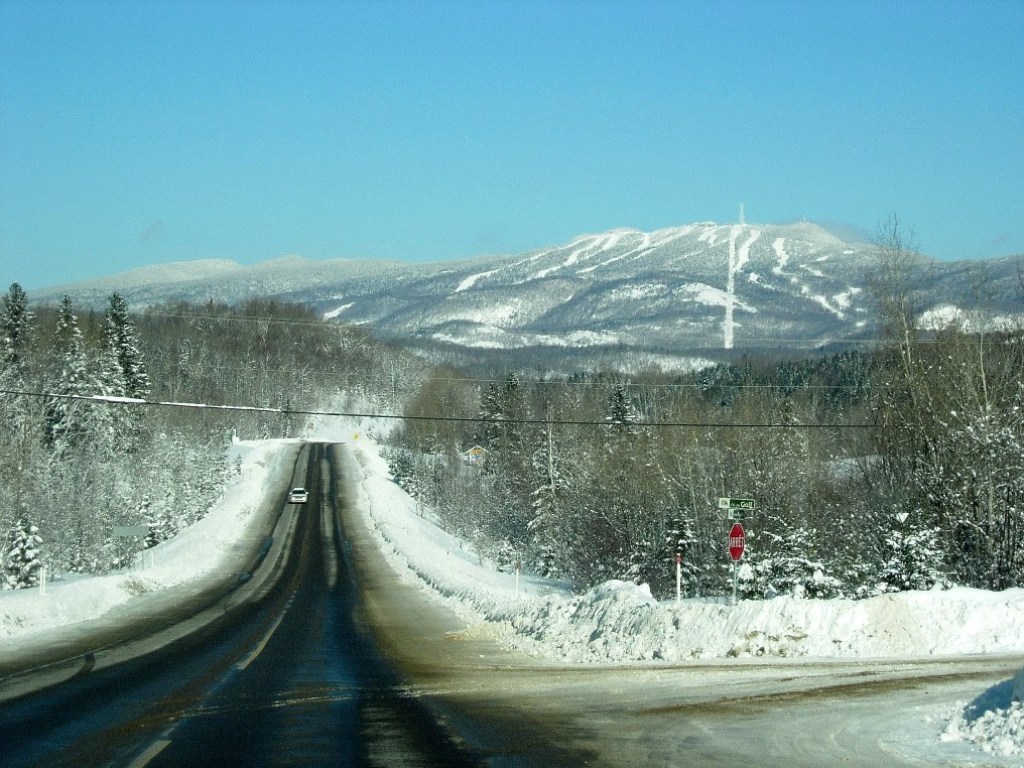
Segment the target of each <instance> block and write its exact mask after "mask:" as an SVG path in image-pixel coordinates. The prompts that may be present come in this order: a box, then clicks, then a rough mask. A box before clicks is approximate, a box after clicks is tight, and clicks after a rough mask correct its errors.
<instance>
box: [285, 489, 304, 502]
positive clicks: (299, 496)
mask: <svg viewBox="0 0 1024 768" xmlns="http://www.w3.org/2000/svg"><path fill="white" fill-rule="evenodd" d="M307 501H309V493H308V492H307V491H306V489H305V488H292V489H291V490H290V491H289V492H288V503H289V504H305V503H306V502H307Z"/></svg>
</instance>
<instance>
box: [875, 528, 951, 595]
mask: <svg viewBox="0 0 1024 768" xmlns="http://www.w3.org/2000/svg"><path fill="white" fill-rule="evenodd" d="M920 516H921V512H920V510H918V511H917V512H915V514H913V515H908V514H907V513H905V512H900V513H897V514H895V515H894V516H893V527H892V530H891V531H889V533H888V534H887V535H886V536H885V540H884V544H883V563H882V569H881V574H880V585H879V586H880V589H881V591H883V592H904V591H909V590H914V589H931V588H932V587H934V586H935V585H936V584H945V583H946V577H945V570H946V569H945V564H944V562H943V553H942V547H941V545H940V543H939V535H940V532H939V530H938V529H937V528H934V527H929V526H923V525H920V524H918V523H917V522H916V520H917V519H918V518H919V517H920Z"/></svg>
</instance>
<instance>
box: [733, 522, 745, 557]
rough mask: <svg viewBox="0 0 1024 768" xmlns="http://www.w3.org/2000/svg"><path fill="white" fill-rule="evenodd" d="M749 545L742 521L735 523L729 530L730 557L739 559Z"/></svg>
mask: <svg viewBox="0 0 1024 768" xmlns="http://www.w3.org/2000/svg"><path fill="white" fill-rule="evenodd" d="M746 545H747V535H746V534H745V533H744V532H743V524H742V523H734V524H733V526H732V530H731V531H729V557H731V558H732V559H733V560H739V559H740V558H741V557H743V549H744V547H746Z"/></svg>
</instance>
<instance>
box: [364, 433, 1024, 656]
mask: <svg viewBox="0 0 1024 768" xmlns="http://www.w3.org/2000/svg"><path fill="white" fill-rule="evenodd" d="M352 447H353V449H354V450H355V452H356V455H357V457H358V458H359V461H360V464H361V465H362V467H363V474H364V477H363V480H362V483H361V485H362V490H361V496H362V500H363V503H362V504H361V505H360V506H361V508H362V510H363V511H364V514H365V515H366V518H367V522H368V523H369V524H370V525H371V526H372V527H373V528H374V529H375V530H376V532H377V535H378V538H379V542H380V544H381V548H382V549H383V550H384V551H385V555H386V557H387V558H388V559H389V561H390V562H391V563H392V565H393V566H395V567H396V570H398V571H399V573H403V572H406V573H407V574H408V575H409V576H411V577H414V578H415V579H418V580H420V581H422V582H423V583H424V585H426V586H429V587H430V588H431V589H432V590H434V591H436V592H437V593H438V594H439V595H441V596H442V597H444V598H446V599H448V600H449V601H450V602H453V603H455V604H456V605H455V606H454V607H456V608H457V609H458V610H460V611H461V612H462V613H463V614H465V615H468V616H472V615H475V616H476V618H477V619H478V620H488V621H492V622H501V623H503V624H504V625H505V626H506V628H507V629H508V630H509V631H508V632H507V635H508V638H507V640H508V641H509V642H510V643H512V644H514V645H516V646H518V647H520V648H522V649H526V650H529V651H530V652H532V653H534V654H536V655H539V656H544V657H547V658H551V659H558V660H563V661H598V662H623V661H635V660H645V659H663V660H666V661H683V660H687V659H710V658H724V657H736V656H740V657H742V656H787V657H793V656H806V657H818V658H822V657H823V658H835V659H848V658H865V657H872V658H874V657H921V656H962V655H965V654H996V653H1000V654H1002V653H1020V652H1024V590H1022V589H1013V590H1007V591H1005V592H987V591H982V590H976V589H966V588H957V589H951V590H945V591H944V590H934V591H930V592H902V593H897V594H887V595H880V596H878V597H874V598H871V599H868V600H800V599H795V598H792V597H776V598H774V599H772V600H750V601H740V602H739V603H738V604H737V605H731V604H730V602H729V601H728V600H725V599H721V598H707V599H700V598H697V599H687V600H683V601H681V602H678V603H677V602H675V601H674V600H673V601H665V602H660V603H659V602H658V601H656V600H654V599H653V598H652V597H651V593H650V590H649V589H648V588H647V587H646V586H645V585H644V586H639V587H638V586H637V585H635V584H631V583H627V582H621V581H611V582H607V583H605V584H602V585H599V586H597V587H595V588H594V589H591V590H590V591H588V592H586V593H584V594H582V595H571V594H569V593H568V592H566V591H565V590H563V589H559V588H558V586H557V585H555V584H552V583H549V582H545V581H543V580H541V579H535V578H525V577H524V578H521V579H520V580H519V583H518V588H517V585H516V581H515V576H514V574H508V573H499V572H497V571H496V570H495V569H494V568H493V567H490V565H489V564H488V563H486V562H484V560H483V559H482V558H480V557H478V556H477V555H476V554H474V553H473V552H472V551H471V550H469V549H468V548H467V545H466V544H465V543H463V542H460V541H459V540H457V539H455V538H453V537H451V536H449V535H448V534H447V533H445V532H444V531H442V530H441V529H440V528H439V527H438V526H437V525H435V524H434V523H433V522H432V521H431V519H430V517H429V515H428V514H427V513H426V512H425V511H424V510H423V509H421V508H420V507H419V506H418V505H417V504H416V502H415V501H414V500H412V499H411V498H410V497H409V496H408V495H406V494H405V492H404V491H402V490H401V489H400V488H399V487H398V486H397V485H395V484H394V483H393V482H392V481H391V480H390V478H389V474H388V467H387V464H386V462H385V461H384V460H383V459H382V458H381V457H380V456H379V455H378V453H377V451H376V450H375V446H374V445H373V444H372V441H370V440H368V439H362V440H360V441H356V442H355V443H353V445H352Z"/></svg>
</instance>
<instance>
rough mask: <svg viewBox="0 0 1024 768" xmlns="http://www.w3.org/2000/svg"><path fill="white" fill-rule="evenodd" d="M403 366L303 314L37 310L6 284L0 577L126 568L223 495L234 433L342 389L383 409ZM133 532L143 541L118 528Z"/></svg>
mask: <svg viewBox="0 0 1024 768" xmlns="http://www.w3.org/2000/svg"><path fill="white" fill-rule="evenodd" d="M415 365H416V364H415V362H414V361H413V362H411V361H410V359H409V357H408V356H406V355H404V354H402V353H401V351H400V350H396V349H393V348H388V347H384V346H382V345H379V344H377V343H375V342H373V341H372V340H371V339H369V337H367V336H366V335H365V334H362V333H360V332H359V331H358V330H354V329H348V328H342V327H339V326H336V325H331V324H327V323H324V322H323V321H321V319H320V318H319V317H318V316H317V315H316V314H315V313H314V312H313V311H312V310H310V309H309V308H307V307H303V306H299V305H294V304H284V303H279V302H273V301H263V300H260V301H252V302H248V303H246V304H244V305H242V306H238V307H230V306H223V305H215V304H212V303H209V304H206V305H190V304H183V303H179V304H165V305H161V306H155V307H150V308H148V309H147V310H145V311H144V312H141V313H134V314H131V313H129V311H128V307H127V306H126V305H125V302H124V300H123V299H122V297H121V296H120V295H118V294H117V293H114V294H112V295H111V296H110V298H109V302H108V306H107V307H106V308H105V310H104V311H96V310H93V309H91V308H87V309H86V310H85V311H84V312H78V311H76V308H75V307H74V305H73V303H72V301H71V299H70V298H68V297H65V298H64V300H63V301H62V302H61V303H60V304H59V306H57V307H52V306H40V307H33V306H31V305H30V303H29V300H28V297H27V295H26V293H25V292H24V291H23V290H22V288H21V287H20V285H18V284H17V283H15V284H13V285H12V286H11V287H10V289H9V290H8V291H7V293H6V294H5V295H4V296H3V302H2V307H0V445H3V446H4V450H3V451H0V536H2V537H3V538H0V542H3V544H4V549H3V551H2V552H0V558H2V562H0V567H2V568H3V569H4V570H3V575H2V580H0V584H3V585H4V586H6V587H23V586H32V585H34V584H36V583H37V582H38V579H39V572H40V569H41V568H42V567H43V566H44V565H45V567H46V568H47V571H48V572H49V573H50V574H51V575H57V574H66V573H89V574H97V573H105V572H108V571H110V570H113V569H118V568H123V567H125V566H126V565H128V564H129V563H130V562H131V560H132V558H133V557H134V556H135V555H136V554H137V553H138V551H139V548H140V547H149V546H153V545H155V544H157V543H159V542H160V541H162V540H164V539H166V538H169V537H171V536H173V535H174V534H175V533H176V532H177V531H179V530H180V529H182V528H183V527H185V526H187V525H189V524H191V523H192V522H194V521H195V520H197V519H199V518H200V517H202V516H203V515H204V514H206V512H207V511H208V510H209V509H210V507H211V506H212V505H213V504H214V503H215V502H216V501H217V499H219V497H220V495H221V493H222V490H223V488H224V485H225V483H226V482H227V480H228V479H229V478H230V476H231V475H232V473H233V472H235V471H236V470H237V468H236V467H233V466H229V462H228V446H229V444H230V442H231V439H232V436H235V437H238V438H240V439H254V438H265V437H281V436H292V435H297V434H301V430H302V429H303V425H304V418H305V417H303V416H301V415H297V414H294V413H289V411H309V410H315V409H316V408H318V407H321V406H323V405H324V404H325V403H326V402H328V401H330V400H331V399H332V398H337V397H338V396H339V395H340V394H341V393H344V395H345V397H347V398H349V400H348V402H351V401H352V398H358V399H359V402H365V403H369V404H370V405H372V406H375V407H378V408H381V407H383V408H387V407H393V406H392V403H393V402H394V399H395V398H398V397H401V396H403V394H404V392H403V389H402V388H403V387H406V386H409V383H408V382H409V379H410V377H409V376H408V375H406V374H407V372H408V370H410V369H411V368H414V367H415ZM95 396H101V397H103V398H107V399H106V400H104V401H98V400H96V399H94V398H95ZM133 400H136V401H137V400H142V401H148V402H177V403H181V402H184V403H194V404H207V405H231V406H245V407H250V408H266V409H279V411H273V410H266V411H259V410H251V411H249V410H246V411H217V410H214V409H207V408H186V407H156V406H151V405H142V404H139V403H138V402H132V401H133ZM142 525H144V526H146V527H147V528H148V529H149V534H148V536H147V537H146V538H145V540H144V541H136V540H134V539H131V538H118V537H116V536H115V535H114V533H115V529H116V528H118V527H121V526H142Z"/></svg>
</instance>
